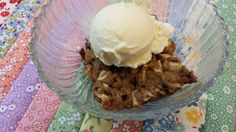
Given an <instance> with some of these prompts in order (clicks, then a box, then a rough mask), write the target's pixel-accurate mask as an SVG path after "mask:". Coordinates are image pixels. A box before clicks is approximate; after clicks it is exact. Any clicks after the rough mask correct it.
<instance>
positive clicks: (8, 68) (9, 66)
mask: <svg viewBox="0 0 236 132" xmlns="http://www.w3.org/2000/svg"><path fill="white" fill-rule="evenodd" d="M12 68H13V66H12V65H8V66H5V70H6V71H11V70H12Z"/></svg>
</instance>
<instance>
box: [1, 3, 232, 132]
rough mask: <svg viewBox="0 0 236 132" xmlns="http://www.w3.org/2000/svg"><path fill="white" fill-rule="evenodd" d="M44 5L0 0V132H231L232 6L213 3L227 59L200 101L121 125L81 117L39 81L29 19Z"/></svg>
mask: <svg viewBox="0 0 236 132" xmlns="http://www.w3.org/2000/svg"><path fill="white" fill-rule="evenodd" d="M133 1H136V2H140V0H133ZM159 1H162V0H159ZM45 2H47V0H0V132H2V131H4V132H5V131H7V132H8V131H9V132H11V131H19V132H21V131H49V132H50V131H52V132H53V131H55V132H58V131H65V132H66V131H73V132H76V131H83V132H87V131H95V132H97V131H98V132H99V131H102V132H106V131H113V132H120V131H131V132H132V131H138V132H139V131H145V132H151V131H170V130H174V131H204V130H205V131H223V132H228V131H229V132H232V131H234V130H235V126H236V105H235V104H236V68H235V67H236V19H235V17H236V1H235V0H221V1H219V0H213V1H212V2H214V3H215V4H217V3H218V11H219V14H220V15H221V16H222V18H224V21H225V24H226V26H227V27H228V30H229V34H228V39H229V59H228V60H227V62H226V64H225V69H224V73H223V74H222V75H221V76H220V77H219V78H218V80H217V81H216V83H215V84H214V86H212V87H211V88H210V90H209V91H208V92H207V93H205V94H204V95H203V96H202V97H201V98H200V99H199V101H197V102H194V103H193V104H191V105H189V106H186V107H184V108H182V109H180V110H178V111H176V112H174V113H169V114H168V115H165V116H164V117H162V118H160V119H149V120H145V121H122V122H121V121H113V120H104V119H100V118H95V117H91V116H90V115H89V114H86V113H82V112H80V111H79V109H78V108H76V107H74V106H72V105H70V104H67V103H66V102H64V101H61V100H60V98H59V97H58V96H57V95H55V93H53V91H51V90H50V89H48V88H47V87H46V86H45V84H44V82H43V81H42V80H41V79H40V77H39V76H38V74H37V69H36V66H35V65H34V64H33V63H32V61H31V59H30V53H29V48H28V46H29V42H30V40H31V34H30V29H31V28H32V23H33V19H34V18H35V17H37V16H38V14H39V13H40V8H41V6H42V5H43V4H45Z"/></svg>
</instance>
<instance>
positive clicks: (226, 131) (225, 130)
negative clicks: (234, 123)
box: [220, 124, 229, 132]
mask: <svg viewBox="0 0 236 132" xmlns="http://www.w3.org/2000/svg"><path fill="white" fill-rule="evenodd" d="M220 128H221V131H222V132H229V126H228V125H226V124H223V125H221V127H220Z"/></svg>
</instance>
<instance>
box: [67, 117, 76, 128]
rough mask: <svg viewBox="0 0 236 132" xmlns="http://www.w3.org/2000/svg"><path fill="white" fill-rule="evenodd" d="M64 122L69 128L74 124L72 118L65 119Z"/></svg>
mask: <svg viewBox="0 0 236 132" xmlns="http://www.w3.org/2000/svg"><path fill="white" fill-rule="evenodd" d="M66 121H67V125H69V126H73V125H74V124H75V120H74V118H72V117H70V118H67V119H66Z"/></svg>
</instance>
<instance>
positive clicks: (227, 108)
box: [226, 105, 234, 113]
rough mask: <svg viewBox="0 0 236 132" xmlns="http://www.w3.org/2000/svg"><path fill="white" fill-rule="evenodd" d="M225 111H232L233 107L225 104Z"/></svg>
mask: <svg viewBox="0 0 236 132" xmlns="http://www.w3.org/2000/svg"><path fill="white" fill-rule="evenodd" d="M226 111H227V112H228V113H233V111H234V109H233V107H232V106H231V105H228V106H226Z"/></svg>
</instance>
